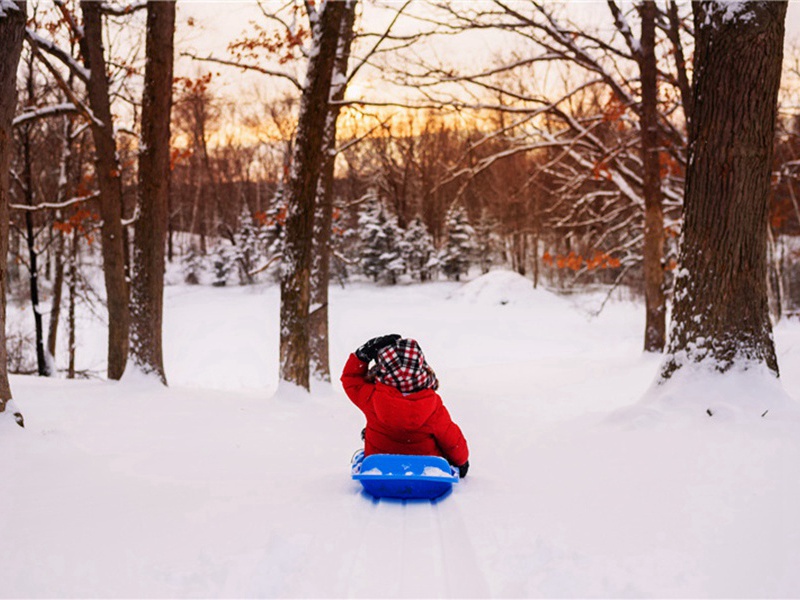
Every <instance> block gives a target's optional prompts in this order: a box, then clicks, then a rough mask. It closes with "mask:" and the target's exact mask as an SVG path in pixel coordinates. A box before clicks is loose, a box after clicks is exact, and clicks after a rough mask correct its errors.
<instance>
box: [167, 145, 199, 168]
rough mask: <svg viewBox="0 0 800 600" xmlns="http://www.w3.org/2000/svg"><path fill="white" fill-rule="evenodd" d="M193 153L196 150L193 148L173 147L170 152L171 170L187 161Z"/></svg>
mask: <svg viewBox="0 0 800 600" xmlns="http://www.w3.org/2000/svg"><path fill="white" fill-rule="evenodd" d="M192 154H194V151H193V150H192V149H191V148H172V149H171V150H170V153H169V170H170V171H174V170H175V167H177V166H178V165H180V164H183V163H185V162H186V161H187V160H188V159H189V158H191V156H192Z"/></svg>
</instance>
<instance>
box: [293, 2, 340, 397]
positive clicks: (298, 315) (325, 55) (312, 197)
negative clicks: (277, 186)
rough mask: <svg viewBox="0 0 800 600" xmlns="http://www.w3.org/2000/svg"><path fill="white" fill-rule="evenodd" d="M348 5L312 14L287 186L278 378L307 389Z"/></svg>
mask: <svg viewBox="0 0 800 600" xmlns="http://www.w3.org/2000/svg"><path fill="white" fill-rule="evenodd" d="M347 10H353V5H352V4H349V3H345V2H335V1H332V0H326V2H325V3H324V4H322V5H321V6H320V8H319V12H318V13H315V14H314V15H312V18H313V40H312V44H313V46H314V48H313V49H312V51H311V53H310V57H309V61H308V69H307V72H306V83H305V86H304V88H303V92H302V98H301V101H300V114H299V116H298V121H297V136H296V141H295V146H294V156H293V161H292V172H291V175H290V178H289V186H288V189H287V206H288V210H287V218H286V242H285V245H284V252H283V274H282V277H281V317H280V318H281V334H280V365H281V370H280V373H281V379H282V380H284V381H288V382H291V383H294V384H297V385H299V386H301V387H304V388H306V389H309V371H310V367H309V361H310V347H309V323H308V319H309V307H310V303H311V263H312V240H313V229H314V212H315V208H316V194H317V186H318V182H319V175H320V169H321V167H322V158H323V153H322V144H321V143H320V140H319V137H318V132H321V131H324V127H325V120H326V119H327V117H328V112H329V103H330V93H331V81H332V76H333V66H334V63H335V60H336V49H337V47H338V42H339V34H340V29H341V22H342V18H343V17H344V14H345V11H347Z"/></svg>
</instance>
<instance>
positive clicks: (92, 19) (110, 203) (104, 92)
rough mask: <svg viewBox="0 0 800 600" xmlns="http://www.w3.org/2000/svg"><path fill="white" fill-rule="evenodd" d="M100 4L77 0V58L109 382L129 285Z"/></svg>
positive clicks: (124, 341)
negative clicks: (84, 72) (82, 73)
mask: <svg viewBox="0 0 800 600" xmlns="http://www.w3.org/2000/svg"><path fill="white" fill-rule="evenodd" d="M101 8H102V5H101V3H100V2H95V1H93V0H81V11H82V12H83V21H84V23H83V28H84V36H83V38H82V39H81V40H80V49H81V54H82V55H83V61H84V63H85V65H86V66H87V68H89V70H90V71H91V76H90V78H89V83H88V95H89V105H90V107H91V109H92V113H93V114H94V117H95V119H94V120H93V121H92V122H91V129H92V136H93V138H94V146H95V173H96V176H97V184H98V187H99V189H100V216H101V218H102V220H103V225H102V228H101V238H102V252H103V275H104V277H105V286H106V302H107V304H108V378H109V379H119V378H120V377H122V373H123V372H124V371H125V363H126V361H127V358H128V330H129V327H130V309H129V298H128V281H127V279H126V277H125V243H124V235H123V227H122V177H121V169H120V165H119V159H118V157H117V143H116V139H115V137H114V124H113V120H112V116H111V102H110V99H109V89H108V77H107V74H106V61H105V56H104V50H103V21H102V14H101Z"/></svg>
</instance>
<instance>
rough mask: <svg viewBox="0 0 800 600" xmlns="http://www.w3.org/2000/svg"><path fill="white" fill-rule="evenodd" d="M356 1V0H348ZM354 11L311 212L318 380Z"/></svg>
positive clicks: (325, 373) (344, 28) (324, 372)
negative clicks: (339, 123) (340, 123)
mask: <svg viewBox="0 0 800 600" xmlns="http://www.w3.org/2000/svg"><path fill="white" fill-rule="evenodd" d="M351 2H352V3H353V4H355V0H351ZM355 18H356V11H355V8H354V7H353V8H352V9H350V10H348V11H346V13H345V15H344V17H343V18H342V22H341V25H340V32H339V45H338V47H337V49H336V60H335V62H334V65H333V69H334V70H333V83H332V87H331V94H330V100H331V102H330V106H329V108H328V116H327V118H326V120H325V131H324V133H323V136H322V144H323V148H322V156H323V162H322V167H321V169H320V176H319V183H318V185H317V209H316V214H315V215H314V258H313V261H314V262H313V267H312V270H311V303H312V305H313V306H314V310H313V311H312V312H311V315H310V319H309V327H310V344H311V348H310V352H311V370H312V374H313V375H314V377H315V378H317V379H318V380H320V381H330V380H331V372H330V371H331V369H330V358H329V355H328V284H329V282H330V272H331V233H332V228H333V184H334V167H335V165H336V122H337V120H338V119H339V113H340V112H341V110H342V104H341V102H342V100H344V96H345V92H346V91H347V82H348V80H349V77H348V73H347V63H348V62H349V60H350V47H351V45H352V43H353V36H354V34H355V29H354V24H355Z"/></svg>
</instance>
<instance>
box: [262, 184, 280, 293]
mask: <svg viewBox="0 0 800 600" xmlns="http://www.w3.org/2000/svg"><path fill="white" fill-rule="evenodd" d="M258 235H259V243H260V246H261V248H263V252H264V255H265V257H266V259H267V261H274V264H276V265H277V264H280V261H279V260H276V259H277V258H278V257H280V256H281V255H282V254H283V244H284V241H285V239H286V197H285V194H284V188H283V185H280V186H278V189H277V190H275V195H274V196H273V197H272V201H271V202H270V207H269V210H268V211H267V213H266V215H265V216H264V224H263V225H262V226H261V227H259V229H258ZM279 273H280V271H279V269H273V276H275V277H278V276H279Z"/></svg>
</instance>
